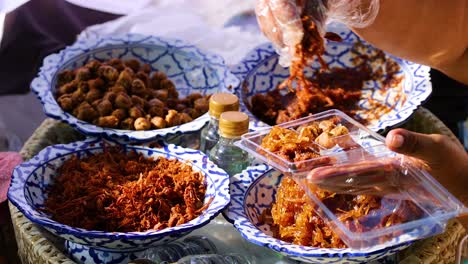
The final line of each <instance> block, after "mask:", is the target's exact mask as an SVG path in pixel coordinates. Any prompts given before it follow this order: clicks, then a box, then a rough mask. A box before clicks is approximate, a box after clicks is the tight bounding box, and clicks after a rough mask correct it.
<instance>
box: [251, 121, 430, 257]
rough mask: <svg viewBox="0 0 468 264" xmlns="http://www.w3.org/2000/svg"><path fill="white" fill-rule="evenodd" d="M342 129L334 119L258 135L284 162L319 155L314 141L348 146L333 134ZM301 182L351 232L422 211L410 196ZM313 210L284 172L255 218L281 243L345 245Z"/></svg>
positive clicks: (342, 132)
mask: <svg viewBox="0 0 468 264" xmlns="http://www.w3.org/2000/svg"><path fill="white" fill-rule="evenodd" d="M348 133H349V132H348V131H347V129H346V128H345V127H343V126H340V125H339V124H337V123H336V120H325V121H321V122H319V123H313V124H311V125H307V126H302V127H300V128H298V129H297V130H292V129H286V128H282V127H278V126H275V127H273V128H272V129H271V131H270V133H269V134H268V135H266V136H265V137H264V138H263V140H262V143H261V147H262V148H263V150H261V151H265V150H267V151H269V152H270V153H274V154H276V155H278V156H280V157H281V158H283V159H286V160H288V161H290V162H297V161H306V160H309V159H311V158H312V159H317V158H319V157H320V154H319V151H318V149H317V145H316V144H319V145H321V146H322V147H324V146H330V147H332V146H334V145H335V144H338V145H340V144H343V143H344V144H343V145H345V146H350V145H354V144H350V142H342V141H337V140H335V139H334V137H340V136H343V135H346V134H348ZM324 136H325V137H324ZM349 140H351V139H349ZM349 140H347V141H349ZM314 143H316V144H314ZM340 146H341V145H340ZM353 147H355V146H353ZM307 153H309V154H307ZM322 158H323V159H320V158H319V159H318V160H319V161H322V162H323V161H325V162H330V159H326V158H325V157H322ZM307 164H309V165H310V163H307ZM307 187H308V190H309V191H310V192H311V194H312V195H314V196H315V197H317V198H318V199H320V201H321V202H322V203H323V204H324V205H325V206H326V207H327V208H328V209H329V210H330V211H331V212H332V213H334V214H335V215H336V216H337V217H338V219H339V221H341V222H342V223H343V224H344V225H345V226H347V228H348V229H349V230H350V231H352V232H366V231H370V230H373V229H379V228H383V227H388V226H391V225H395V224H398V223H404V222H408V221H411V220H414V219H418V218H420V217H421V216H422V215H423V214H424V212H422V211H421V209H419V208H418V207H417V206H416V205H415V204H414V203H413V202H411V201H401V200H392V199H388V198H382V197H378V196H374V195H352V194H341V193H340V194H337V193H334V192H330V191H327V190H324V189H320V188H318V187H317V186H314V185H312V184H308V185H307ZM318 210H320V209H319V208H318V207H317V206H316V205H315V204H314V203H313V202H312V200H311V199H310V198H309V196H308V194H307V193H306V192H305V191H304V188H303V186H302V185H299V184H298V183H297V182H296V181H295V180H294V179H293V178H292V177H291V176H288V175H285V176H284V177H283V179H282V180H281V183H280V185H279V186H278V190H277V192H276V196H275V200H274V202H273V203H272V205H271V208H270V209H268V210H265V211H264V212H262V215H261V216H260V218H259V220H260V221H261V222H263V223H266V224H269V225H270V227H271V231H272V232H273V236H274V237H275V238H278V239H281V240H283V241H286V242H290V243H293V244H297V245H302V246H312V247H322V248H344V247H346V245H345V244H344V243H343V241H342V240H341V239H340V237H339V234H338V233H337V232H335V231H336V230H333V229H332V227H331V226H329V225H328V224H327V223H326V222H325V221H323V219H322V218H321V217H320V216H319V215H318V214H317V211H318Z"/></svg>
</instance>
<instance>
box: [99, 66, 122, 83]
mask: <svg viewBox="0 0 468 264" xmlns="http://www.w3.org/2000/svg"><path fill="white" fill-rule="evenodd" d="M98 75H99V77H101V78H103V79H104V80H106V81H115V80H117V78H118V77H119V72H118V71H117V70H116V69H115V68H114V67H112V66H109V65H101V66H100V67H99V69H98Z"/></svg>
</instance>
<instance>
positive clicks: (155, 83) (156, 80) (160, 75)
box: [151, 72, 167, 90]
mask: <svg viewBox="0 0 468 264" xmlns="http://www.w3.org/2000/svg"><path fill="white" fill-rule="evenodd" d="M165 79H167V76H166V74H165V73H164V72H155V73H153V75H152V76H151V87H152V88H153V89H155V90H159V89H161V81H162V80H165Z"/></svg>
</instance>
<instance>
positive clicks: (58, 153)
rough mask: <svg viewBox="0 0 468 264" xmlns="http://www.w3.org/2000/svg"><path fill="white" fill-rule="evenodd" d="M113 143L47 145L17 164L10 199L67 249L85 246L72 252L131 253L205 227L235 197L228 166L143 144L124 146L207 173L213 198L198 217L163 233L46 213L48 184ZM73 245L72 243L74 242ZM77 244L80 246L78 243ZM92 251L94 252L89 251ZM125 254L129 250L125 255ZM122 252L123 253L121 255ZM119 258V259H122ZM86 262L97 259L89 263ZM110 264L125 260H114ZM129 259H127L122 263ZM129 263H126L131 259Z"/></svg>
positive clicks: (185, 151) (88, 141)
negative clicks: (90, 224)
mask: <svg viewBox="0 0 468 264" xmlns="http://www.w3.org/2000/svg"><path fill="white" fill-rule="evenodd" d="M109 144H111V143H109V142H104V141H103V140H102V139H97V138H89V139H86V140H84V141H79V142H75V143H70V144H66V145H54V146H50V147H47V148H45V149H44V150H42V151H41V152H39V154H37V155H36V156H35V157H33V158H32V159H30V160H29V161H27V162H24V163H22V164H20V165H19V166H17V167H16V168H15V170H14V172H13V177H12V180H11V185H10V189H9V191H8V199H9V200H10V201H11V202H12V203H13V204H14V205H15V206H16V207H17V208H18V209H19V210H20V211H21V212H22V213H23V214H24V215H25V216H26V217H27V218H28V219H30V220H31V221H32V222H33V223H35V224H38V225H39V226H41V227H44V228H45V229H46V230H48V231H50V232H51V233H52V234H54V235H56V236H58V237H60V238H62V239H65V240H66V241H67V249H74V248H80V251H77V252H69V253H70V254H71V255H73V253H77V254H78V253H79V254H81V255H83V254H84V253H83V252H82V251H83V248H88V249H89V247H93V248H94V250H95V251H99V252H100V253H99V254H107V256H108V255H109V254H111V253H112V254H113V255H114V256H115V255H116V254H117V255H118V254H124V253H125V252H126V253H127V254H130V253H131V252H135V251H141V250H142V249H143V248H147V247H150V246H157V245H161V244H164V243H167V242H169V241H172V240H175V239H177V238H179V237H182V236H184V235H186V234H188V233H189V232H190V231H192V230H194V229H197V228H200V227H202V226H204V225H206V224H208V223H209V221H210V220H211V219H213V218H214V217H216V216H217V215H218V214H219V213H220V212H221V210H223V209H224V208H225V207H226V205H227V204H228V203H229V201H230V195H229V176H228V174H227V173H226V172H224V171H223V170H222V169H220V168H218V167H217V166H216V165H215V164H214V163H212V162H211V161H209V160H208V157H207V156H206V155H204V154H203V153H201V152H200V151H197V150H192V149H185V148H181V147H178V146H175V145H166V146H163V147H162V148H159V149H152V148H146V147H141V146H123V147H124V149H125V151H130V150H135V151H137V152H139V153H142V154H143V155H144V156H145V157H159V156H162V157H166V158H175V159H178V160H181V161H185V162H187V163H189V164H191V166H192V168H193V169H194V170H196V171H200V172H202V173H203V174H204V175H205V182H206V186H207V188H206V195H205V203H206V202H207V201H208V200H209V199H211V198H213V200H212V202H211V203H210V205H209V206H208V208H207V209H206V210H204V211H203V213H202V214H201V215H200V216H198V217H197V218H195V219H193V220H191V221H189V222H187V223H185V224H182V225H178V226H175V227H170V228H165V229H162V230H159V231H146V232H127V233H121V232H104V231H95V230H85V229H82V228H75V227H71V226H68V225H64V224H61V223H58V222H56V221H54V220H52V219H50V218H49V215H47V214H46V213H44V212H43V211H41V210H40V209H41V208H44V200H45V199H46V193H45V190H46V188H47V187H48V186H49V185H51V184H53V183H54V178H55V177H56V176H57V173H56V170H57V168H59V167H60V166H61V165H62V164H63V162H64V161H65V160H67V159H69V158H70V157H71V156H72V155H76V156H78V157H83V156H87V155H90V154H92V153H98V152H102V151H103V147H104V146H105V145H106V146H108V145H109ZM70 244H71V245H70ZM73 244H75V245H73ZM85 253H86V254H88V255H89V252H85ZM124 256H125V254H124ZM121 257H122V256H119V258H121ZM115 259H118V257H116V258H115ZM82 262H86V263H94V262H87V261H82ZM106 263H121V262H119V261H117V260H116V261H110V260H109V262H106ZM122 263H123V262H122ZM125 263H126V262H125Z"/></svg>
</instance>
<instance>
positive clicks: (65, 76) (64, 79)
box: [57, 70, 75, 86]
mask: <svg viewBox="0 0 468 264" xmlns="http://www.w3.org/2000/svg"><path fill="white" fill-rule="evenodd" d="M73 79H75V73H73V71H70V70H64V71H62V72H60V73H59V74H58V75H57V85H58V86H62V85H64V84H67V83H69V82H71V81H73Z"/></svg>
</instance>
